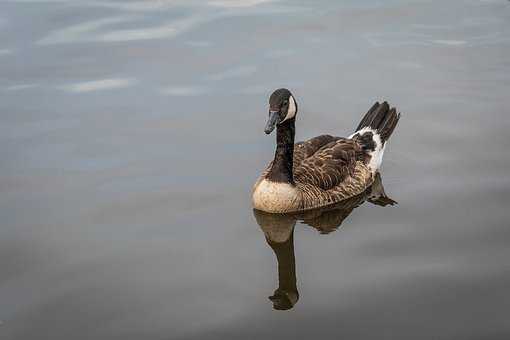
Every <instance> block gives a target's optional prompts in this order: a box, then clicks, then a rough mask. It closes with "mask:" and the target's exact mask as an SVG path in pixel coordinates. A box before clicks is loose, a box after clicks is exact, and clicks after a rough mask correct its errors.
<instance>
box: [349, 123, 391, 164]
mask: <svg viewBox="0 0 510 340" xmlns="http://www.w3.org/2000/svg"><path fill="white" fill-rule="evenodd" d="M366 132H371V133H372V136H373V137H372V139H373V141H374V143H375V150H374V151H370V152H369V153H368V154H369V155H370V162H369V163H368V167H369V168H370V170H371V171H372V172H373V173H375V172H376V171H377V170H378V169H379V168H380V167H381V164H382V159H383V154H384V148H385V147H386V144H384V145H383V143H382V141H381V136H380V135H379V133H378V132H377V131H376V130H374V129H372V128H370V127H368V126H367V127H364V128H363V129H361V130H358V131H356V132H355V133H353V134H352V135H350V136H349V138H350V139H352V137H354V135H357V134H359V135H363V134H364V133H366Z"/></svg>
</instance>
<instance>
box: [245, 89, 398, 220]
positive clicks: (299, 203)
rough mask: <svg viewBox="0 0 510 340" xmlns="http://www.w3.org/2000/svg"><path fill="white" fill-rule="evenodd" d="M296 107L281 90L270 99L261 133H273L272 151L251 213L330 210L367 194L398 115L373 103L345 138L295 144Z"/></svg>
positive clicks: (327, 137)
mask: <svg viewBox="0 0 510 340" xmlns="http://www.w3.org/2000/svg"><path fill="white" fill-rule="evenodd" d="M297 112H298V106H297V102H296V99H295V97H294V95H293V94H292V93H291V92H290V91H289V90H288V89H285V88H281V89H277V90H275V91H274V92H273V93H272V94H271V96H270V97H269V118H268V121H267V124H266V127H265V129H264V131H265V133H266V134H270V133H271V132H272V131H273V130H274V129H275V128H276V151H275V156H274V159H273V161H272V162H270V163H269V165H268V166H267V168H266V170H264V171H263V172H262V174H261V175H260V177H259V178H258V180H257V181H256V182H255V185H254V186H253V190H252V205H253V208H255V209H257V210H261V211H265V212H268V213H290V212H300V211H306V210H310V209H315V208H320V207H324V206H328V205H332V204H335V203H338V202H340V201H343V200H345V199H348V198H350V197H353V196H356V195H358V194H360V193H362V192H363V191H365V190H366V189H367V188H368V187H369V186H370V185H371V184H372V183H373V182H374V179H375V176H376V174H377V172H378V170H379V168H380V166H381V163H382V157H383V153H384V149H385V147H386V143H387V141H388V139H389V138H390V136H391V134H392V133H393V130H394V129H395V127H396V125H397V123H398V121H399V119H400V113H397V110H396V108H394V107H393V108H390V105H389V104H388V103H387V102H386V101H385V102H383V103H381V104H380V103H379V102H376V103H375V104H374V105H373V106H372V107H371V108H370V110H368V112H367V113H366V114H365V116H364V117H363V119H362V120H361V122H360V123H359V125H358V127H357V128H356V130H355V132H354V133H353V134H352V135H351V136H349V137H347V138H345V137H334V136H330V135H320V136H317V137H314V138H312V139H309V140H307V141H304V142H299V143H295V144H294V136H295V130H296V129H295V123H296V115H297Z"/></svg>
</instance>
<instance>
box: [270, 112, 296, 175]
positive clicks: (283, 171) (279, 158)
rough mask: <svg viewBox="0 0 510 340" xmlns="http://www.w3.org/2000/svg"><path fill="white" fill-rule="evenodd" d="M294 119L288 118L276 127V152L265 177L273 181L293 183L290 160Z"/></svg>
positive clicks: (292, 156) (291, 158)
mask: <svg viewBox="0 0 510 340" xmlns="http://www.w3.org/2000/svg"><path fill="white" fill-rule="evenodd" d="M295 122H296V120H295V119H294V118H292V119H289V120H287V121H285V122H283V123H281V124H279V125H278V126H277V128H276V152H275V155H274V160H273V165H272V166H271V170H269V173H268V174H267V178H268V179H269V180H271V181H273V182H283V183H289V184H294V177H293V175H292V161H293V159H294V135H295V133H296V127H295Z"/></svg>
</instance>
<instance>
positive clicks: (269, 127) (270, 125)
mask: <svg viewBox="0 0 510 340" xmlns="http://www.w3.org/2000/svg"><path fill="white" fill-rule="evenodd" d="M279 117H280V112H278V111H269V119H268V120H267V124H266V128H265V129H264V132H265V133H266V134H267V135H268V134H270V133H271V132H272V131H273V130H274V127H275V126H276V123H277V122H278V118H279Z"/></svg>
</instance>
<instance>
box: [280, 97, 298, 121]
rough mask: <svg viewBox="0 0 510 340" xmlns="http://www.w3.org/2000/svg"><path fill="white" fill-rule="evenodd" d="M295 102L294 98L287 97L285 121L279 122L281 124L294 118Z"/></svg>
mask: <svg viewBox="0 0 510 340" xmlns="http://www.w3.org/2000/svg"><path fill="white" fill-rule="evenodd" d="M296 111H297V109H296V102H295V101H294V97H292V96H290V97H289V108H288V109H287V115H286V116H285V119H284V120H282V121H281V122H282V123H283V122H284V121H286V120H288V119H292V118H294V117H295V116H296Z"/></svg>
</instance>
